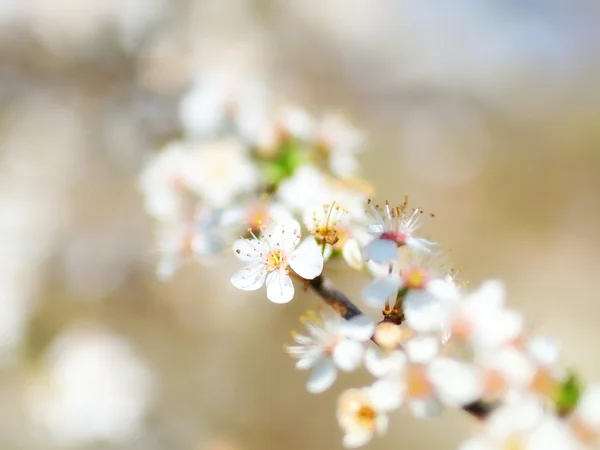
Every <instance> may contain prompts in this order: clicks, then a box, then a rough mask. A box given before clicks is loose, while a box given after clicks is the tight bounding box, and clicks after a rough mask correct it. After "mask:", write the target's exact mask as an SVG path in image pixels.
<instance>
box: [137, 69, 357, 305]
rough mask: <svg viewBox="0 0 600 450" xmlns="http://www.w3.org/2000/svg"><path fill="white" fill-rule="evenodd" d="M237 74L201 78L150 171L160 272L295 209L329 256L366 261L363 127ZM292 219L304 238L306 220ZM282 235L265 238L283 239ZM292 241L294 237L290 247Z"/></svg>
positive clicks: (144, 180)
mask: <svg viewBox="0 0 600 450" xmlns="http://www.w3.org/2000/svg"><path fill="white" fill-rule="evenodd" d="M235 81H236V80H235V78H234V77H231V76H229V75H228V74H222V73H207V74H202V75H201V76H200V77H198V81H197V83H196V85H195V86H193V88H192V89H191V91H190V92H189V93H188V94H187V95H185V96H184V97H183V99H182V100H181V103H180V108H179V118H180V121H181V129H182V134H181V138H180V139H178V140H176V141H173V142H169V143H167V144H166V145H165V146H164V148H163V149H162V150H161V151H160V152H158V153H157V154H156V155H155V156H154V157H152V158H151V159H150V160H149V161H148V162H147V164H146V166H145V167H144V169H143V171H142V174H141V176H140V188H141V190H142V192H143V194H144V201H145V205H146V209H147V211H148V213H149V214H150V215H152V216H153V217H154V218H155V219H157V223H158V227H157V245H156V247H157V251H158V253H159V254H160V262H159V264H158V270H157V271H158V275H159V277H160V278H162V279H167V278H170V277H171V276H173V274H174V273H175V272H176V271H177V269H178V268H179V267H180V266H181V265H182V264H183V263H185V262H186V261H190V260H192V259H200V260H205V259H206V258H205V257H206V256H210V255H214V254H216V253H218V252H220V251H221V250H222V249H223V248H224V247H225V245H226V244H229V243H231V242H232V241H233V240H234V239H235V238H236V237H237V236H238V235H239V234H240V233H242V234H243V235H244V236H246V237H251V236H252V234H251V233H250V232H247V229H250V231H251V232H252V233H253V234H255V235H258V234H261V233H263V232H264V231H266V228H268V227H269V226H270V225H271V224H272V225H275V224H279V223H282V222H284V221H290V220H294V218H296V219H297V220H300V221H302V222H304V223H305V224H306V225H307V227H308V229H309V230H310V231H311V233H312V234H313V235H315V237H317V241H318V243H319V244H320V245H321V248H322V251H321V260H322V259H323V255H324V256H325V259H328V258H330V257H331V256H332V254H335V255H334V256H337V255H338V253H339V254H340V255H343V256H344V257H345V258H346V260H347V261H348V262H349V263H351V265H352V266H354V267H361V266H362V260H361V257H360V251H359V245H358V241H359V240H362V241H364V239H365V238H366V232H363V229H364V226H361V227H358V226H357V223H359V222H360V223H361V225H362V224H364V223H365V219H366V216H365V212H364V207H363V204H364V202H365V201H366V195H367V194H368V187H367V186H366V184H364V183H362V182H360V181H358V180H357V179H356V178H355V175H356V174H357V170H358V162H357V160H356V155H357V154H358V153H359V150H360V145H361V143H362V134H361V133H360V132H358V131H357V130H355V129H354V128H352V127H351V126H350V125H348V124H347V123H346V121H345V120H344V119H343V118H342V117H341V116H340V115H337V114H332V113H330V114H327V115H325V116H324V117H323V118H322V119H321V120H316V119H314V118H313V117H312V116H311V115H310V114H309V113H308V112H306V111H304V110H302V109H300V108H298V107H294V106H289V105H280V106H272V107H271V108H268V106H271V105H269V102H268V98H267V96H266V89H265V88H264V86H261V85H260V84H258V83H255V82H252V83H241V82H235ZM334 202H335V203H334ZM285 228H289V229H290V231H292V228H295V229H296V230H297V231H298V237H299V235H300V230H299V227H298V226H293V224H292V225H291V226H288V227H285ZM276 236H278V237H277V238H275V237H274V238H272V239H271V238H269V239H267V240H266V241H264V242H263V244H266V245H267V246H268V245H269V244H274V245H277V239H278V238H279V237H281V236H279V234H278V233H276ZM259 247H261V246H254V248H259ZM261 248H262V247H261ZM236 249H237V248H236ZM291 250H292V246H291V243H290V246H289V247H286V248H285V249H283V250H282V251H283V253H282V256H283V255H284V254H286V252H287V251H291ZM313 253H314V252H313ZM246 254H247V251H244V253H240V257H241V258H242V259H243V258H247V256H246ZM286 261H287V258H286V259H285V260H284V261H282V264H280V265H279V267H280V268H281V269H282V270H283V271H285V267H287V264H285V263H286ZM290 262H291V260H290ZM314 264H316V265H318V263H317V262H315V263H314ZM292 267H293V264H292ZM277 273H279V272H277ZM310 273H311V272H309V273H308V274H307V275H309V274H310ZM316 275H318V273H317V274H314V275H313V277H314V276H316ZM273 277H274V275H272V276H270V277H268V278H269V280H268V281H271V280H273V279H274V278H273ZM242 284H243V285H244V286H246V289H248V288H249V286H248V285H247V283H242ZM267 284H268V285H270V283H267ZM288 285H289V283H288ZM275 301H277V300H275Z"/></svg>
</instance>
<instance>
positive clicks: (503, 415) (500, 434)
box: [459, 396, 584, 450]
mask: <svg viewBox="0 0 600 450" xmlns="http://www.w3.org/2000/svg"><path fill="white" fill-rule="evenodd" d="M507 448H510V449H513V448H514V449H519V450H548V449H552V450H582V449H583V448H584V447H583V445H582V444H581V442H579V441H578V439H577V437H576V436H575V434H574V433H573V432H572V430H571V428H570V427H569V426H568V424H567V423H565V421H563V420H560V419H559V418H558V417H556V416H555V415H553V414H552V413H551V412H548V411H545V409H544V407H543V405H542V403H541V402H540V401H539V400H538V399H536V398H535V397H533V396H522V397H518V398H516V399H514V400H512V401H510V402H508V403H507V404H504V405H502V406H500V407H499V408H498V409H496V410H495V411H493V412H492V413H491V415H490V416H489V417H488V418H487V419H486V421H485V423H484V426H483V429H482V431H481V432H480V433H478V434H477V435H476V436H474V437H471V438H469V439H468V440H466V441H465V442H463V443H462V444H461V446H460V447H459V450H505V449H507Z"/></svg>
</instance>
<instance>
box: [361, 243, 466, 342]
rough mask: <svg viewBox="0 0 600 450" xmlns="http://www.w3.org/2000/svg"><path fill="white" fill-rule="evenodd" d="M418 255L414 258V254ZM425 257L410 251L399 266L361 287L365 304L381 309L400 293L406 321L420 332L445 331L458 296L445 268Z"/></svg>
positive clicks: (392, 302)
mask: <svg viewBox="0 0 600 450" xmlns="http://www.w3.org/2000/svg"><path fill="white" fill-rule="evenodd" d="M415 256H418V257H415ZM428 259H429V258H422V257H420V256H419V255H415V254H414V253H412V252H410V253H409V255H408V258H406V259H401V260H400V264H401V265H400V267H397V268H395V269H394V268H392V269H393V272H392V273H390V274H389V275H385V276H383V277H382V278H379V279H377V280H375V281H373V282H372V283H371V284H369V285H368V286H367V287H366V288H365V289H364V290H363V298H364V300H365V303H366V304H367V305H369V306H371V307H374V308H384V307H385V304H386V302H388V303H389V304H390V305H392V306H393V305H394V304H395V303H396V299H397V297H398V296H402V297H403V298H402V308H403V311H404V314H405V317H406V323H407V324H408V325H409V326H410V327H411V328H413V329H415V330H417V331H420V332H424V333H427V332H432V331H440V332H442V333H444V334H447V333H448V332H449V320H450V317H451V313H452V311H453V308H454V307H455V304H456V302H457V301H458V298H459V293H458V288H457V286H456V284H455V283H454V280H453V278H452V276H451V275H450V272H449V271H447V270H446V271H445V272H444V271H443V270H441V269H440V267H439V266H437V265H435V264H429V262H430V261H428Z"/></svg>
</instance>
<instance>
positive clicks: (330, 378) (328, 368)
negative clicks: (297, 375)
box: [306, 358, 337, 394]
mask: <svg viewBox="0 0 600 450" xmlns="http://www.w3.org/2000/svg"><path fill="white" fill-rule="evenodd" d="M336 378H337V370H336V369H335V365H334V364H333V361H331V359H329V358H323V359H321V361H319V362H318V363H317V365H316V366H315V367H314V369H313V371H312V373H311V374H310V377H309V378H308V380H307V381H306V390H307V391H308V392H310V393H311V394H320V393H321V392H325V391H326V390H327V389H329V388H330V387H331V385H332V384H333V383H334V381H335V379H336Z"/></svg>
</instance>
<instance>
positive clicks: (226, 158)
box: [183, 139, 258, 207]
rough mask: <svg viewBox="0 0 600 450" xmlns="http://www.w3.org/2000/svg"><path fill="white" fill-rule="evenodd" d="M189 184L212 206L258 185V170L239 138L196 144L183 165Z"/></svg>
mask: <svg viewBox="0 0 600 450" xmlns="http://www.w3.org/2000/svg"><path fill="white" fill-rule="evenodd" d="M183 178H184V180H185V184H186V186H188V187H189V188H190V189H191V190H192V191H194V192H195V193H197V194H198V195H200V196H201V197H202V199H203V200H204V201H205V202H206V203H207V204H208V205H210V206H215V207H224V206H229V204H230V203H231V202H232V201H233V200H234V198H235V197H236V196H237V195H238V194H241V193H244V192H250V191H252V190H254V189H255V188H256V187H257V185H258V171H257V168H256V166H255V165H254V164H253V163H252V161H251V160H250V159H249V157H248V152H247V149H246V148H245V147H244V146H243V144H242V143H241V142H240V141H238V140H235V139H223V140H216V141H206V142H203V143H201V144H197V145H196V144H192V145H191V149H190V154H189V157H188V158H187V160H186V165H185V167H184V168H183Z"/></svg>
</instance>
